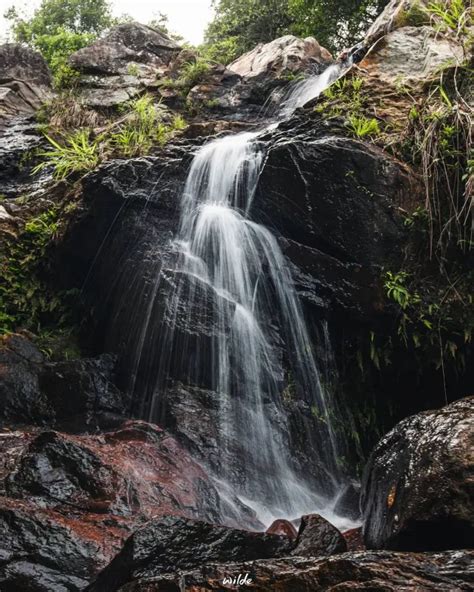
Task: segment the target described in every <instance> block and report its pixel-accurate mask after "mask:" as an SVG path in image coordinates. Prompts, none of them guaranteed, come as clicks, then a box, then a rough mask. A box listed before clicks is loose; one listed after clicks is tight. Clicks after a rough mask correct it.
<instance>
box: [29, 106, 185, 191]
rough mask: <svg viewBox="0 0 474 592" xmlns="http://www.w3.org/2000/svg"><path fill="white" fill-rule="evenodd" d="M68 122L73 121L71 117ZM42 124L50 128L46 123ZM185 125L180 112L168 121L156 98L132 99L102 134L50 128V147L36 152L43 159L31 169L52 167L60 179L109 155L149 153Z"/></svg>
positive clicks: (87, 170)
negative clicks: (156, 102) (121, 113)
mask: <svg viewBox="0 0 474 592" xmlns="http://www.w3.org/2000/svg"><path fill="white" fill-rule="evenodd" d="M74 105H75V106H76V108H77V110H78V112H79V113H80V114H84V122H85V123H88V122H89V121H90V120H88V113H87V112H86V113H84V112H83V111H82V110H81V108H80V107H77V105H76V104H75V103H74ZM42 117H44V116H42ZM51 121H53V120H51ZM61 122H62V123H63V122H64V120H61ZM67 123H68V124H69V123H70V122H69V120H67ZM42 125H44V126H46V128H47V129H49V126H47V125H46V124H42ZM186 125H187V124H186V121H185V120H184V119H183V117H182V116H181V115H174V116H173V117H172V118H171V119H170V118H169V116H168V121H167V122H165V112H164V110H162V109H160V105H159V104H158V105H157V104H155V103H154V101H153V97H151V96H149V95H144V96H142V97H140V98H137V99H133V100H131V101H129V102H128V103H127V104H126V105H125V107H124V114H123V116H122V117H121V119H119V120H118V121H116V122H111V123H109V124H108V125H107V126H105V128H102V129H101V130H100V133H94V131H93V130H92V129H90V128H89V127H86V128H83V129H79V130H76V131H67V130H64V131H63V130H58V129H57V128H56V127H54V128H51V133H45V138H46V140H47V141H48V143H49V145H50V147H49V148H48V149H47V150H40V151H38V152H37V156H38V157H39V158H41V159H42V161H41V162H40V163H39V164H38V165H36V167H34V169H33V171H32V172H33V174H36V173H39V172H41V171H44V170H47V169H50V168H51V169H52V170H53V177H54V178H55V179H56V180H58V181H61V180H64V179H66V178H68V177H70V176H73V175H75V174H85V173H87V172H89V171H91V170H93V169H94V168H96V167H97V166H98V165H99V164H100V163H101V162H104V161H106V160H108V159H110V158H114V157H126V158H132V157H136V156H143V155H146V154H149V153H150V151H151V150H152V149H153V148H155V147H162V146H164V145H165V144H166V143H167V142H168V141H169V140H170V139H171V138H172V137H173V135H174V134H175V133H176V132H178V131H182V130H183V129H185V128H186Z"/></svg>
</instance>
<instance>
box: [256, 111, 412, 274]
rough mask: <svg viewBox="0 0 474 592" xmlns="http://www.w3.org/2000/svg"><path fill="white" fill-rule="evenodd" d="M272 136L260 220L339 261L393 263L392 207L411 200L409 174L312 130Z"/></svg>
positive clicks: (397, 232) (370, 150) (398, 235)
mask: <svg viewBox="0 0 474 592" xmlns="http://www.w3.org/2000/svg"><path fill="white" fill-rule="evenodd" d="M279 135H280V137H278V135H277V136H276V138H275V140H276V141H272V143H271V146H270V150H269V153H268V156H267V159H266V162H265V166H264V168H263V171H262V174H261V176H260V181H259V185H258V190H257V195H256V197H255V208H256V209H257V210H258V213H259V215H260V217H261V220H262V222H265V221H268V220H269V219H271V221H272V224H273V226H274V227H276V228H277V230H278V231H279V232H280V234H281V235H283V236H284V237H286V238H289V239H291V240H293V241H295V242H298V243H300V244H304V245H305V246H308V247H310V248H313V249H317V250H320V251H322V252H324V253H325V254H327V255H330V256H332V257H334V258H336V259H339V260H340V261H343V262H350V263H359V264H360V265H371V264H377V263H381V262H382V261H385V262H388V261H390V259H393V258H394V257H395V258H398V257H399V249H398V247H397V246H396V245H398V244H399V242H400V240H402V237H403V235H404V234H403V224H402V221H401V218H400V215H399V213H398V211H397V206H398V205H401V203H403V202H404V200H406V199H408V197H409V195H411V190H412V188H413V180H412V179H411V178H410V173H409V171H408V170H407V169H405V167H403V166H402V165H400V163H398V162H397V161H395V160H394V159H391V158H390V157H388V156H387V154H386V153H384V152H382V151H381V150H380V149H378V148H376V147H373V146H369V145H367V144H365V143H362V142H359V141H357V140H351V139H348V138H343V137H335V136H332V135H330V136H326V135H325V134H324V131H323V130H322V129H321V128H320V130H319V132H318V131H317V126H316V127H314V126H312V127H310V126H309V125H308V124H305V123H303V124H302V127H301V128H299V129H298V127H296V128H295V129H293V130H292V131H291V132H290V133H289V134H287V133H286V132H285V130H281V131H280V133H279ZM290 137H291V141H289V139H290ZM315 163H318V166H314V164H315ZM282 194H283V195H291V196H292V199H291V200H290V201H288V200H284V199H281V195H282ZM388 196H390V197H388ZM295 211H296V212H298V214H297V215H295Z"/></svg>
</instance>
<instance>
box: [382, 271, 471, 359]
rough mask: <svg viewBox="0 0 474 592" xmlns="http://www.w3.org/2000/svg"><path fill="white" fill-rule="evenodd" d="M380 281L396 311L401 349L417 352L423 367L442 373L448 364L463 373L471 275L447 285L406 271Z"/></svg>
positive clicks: (468, 327) (467, 337) (467, 332)
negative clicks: (451, 364)
mask: <svg viewBox="0 0 474 592" xmlns="http://www.w3.org/2000/svg"><path fill="white" fill-rule="evenodd" d="M384 280H385V281H384V287H385V290H386V294H387V297H388V298H389V299H390V300H392V301H393V302H395V303H396V305H398V307H399V309H400V314H399V324H398V330H397V333H398V337H399V339H400V341H401V343H402V344H403V345H404V347H406V348H412V349H413V350H414V351H416V350H420V352H421V356H422V360H423V364H425V365H426V364H429V363H434V364H435V366H436V367H437V368H443V369H444V367H445V365H446V364H447V363H448V361H449V360H451V362H452V363H453V364H454V365H457V367H458V368H459V370H464V369H465V362H466V358H465V354H466V348H467V347H469V344H470V342H471V336H472V331H473V328H474V327H473V323H474V321H473V315H472V305H473V298H472V294H471V292H470V290H471V288H472V282H473V274H472V272H467V273H460V274H459V273H458V276H457V278H456V280H455V281H454V282H452V283H451V284H449V285H446V284H445V282H444V281H443V278H440V277H435V278H428V277H424V278H419V277H418V278H417V277H416V276H415V274H410V273H408V272H406V271H400V272H398V273H392V272H390V271H389V272H387V273H386V274H385V278H384ZM440 280H441V281H440Z"/></svg>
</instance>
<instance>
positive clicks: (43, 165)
mask: <svg viewBox="0 0 474 592" xmlns="http://www.w3.org/2000/svg"><path fill="white" fill-rule="evenodd" d="M46 139H47V140H48V142H49V143H50V145H51V149H49V150H41V151H39V152H38V156H40V157H42V158H44V160H43V161H42V162H40V163H39V164H38V165H37V166H36V167H34V169H33V171H32V172H33V174H35V173H38V172H40V171H43V170H45V169H48V168H52V169H53V176H54V178H55V179H57V180H62V179H65V178H66V177H68V176H69V175H71V174H72V173H85V172H87V171H90V170H92V169H94V168H95V167H96V166H97V165H98V163H99V161H100V150H99V146H100V139H99V138H96V139H95V140H91V138H90V132H89V131H88V130H85V129H82V130H79V131H77V132H75V133H73V134H71V135H69V136H66V137H63V142H62V143H60V141H56V140H54V139H53V138H51V137H50V136H46Z"/></svg>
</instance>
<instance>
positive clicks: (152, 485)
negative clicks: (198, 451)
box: [0, 421, 278, 592]
mask: <svg viewBox="0 0 474 592" xmlns="http://www.w3.org/2000/svg"><path fill="white" fill-rule="evenodd" d="M239 503H240V502H239V500H237V499H236V498H232V495H231V496H230V497H229V496H228V495H226V497H225V499H224V498H223V497H221V495H220V493H219V491H218V490H217V489H216V487H215V485H214V483H213V481H212V479H211V478H210V476H209V474H208V473H207V472H206V471H205V470H204V469H203V468H202V467H201V466H200V465H199V464H198V463H197V462H196V461H195V460H194V459H193V458H192V457H191V456H190V455H189V454H188V453H187V452H186V451H185V450H184V449H183V448H182V447H181V446H180V445H179V444H178V443H177V442H176V440H174V438H172V437H171V436H170V435H169V434H168V433H166V432H165V431H164V430H161V429H160V428H158V427H156V426H152V425H150V424H146V423H144V422H133V421H130V422H127V423H125V424H124V425H123V426H122V428H121V429H119V430H115V431H110V432H106V433H102V434H100V435H94V436H90V435H81V436H78V435H71V434H64V433H58V432H52V431H47V432H42V431H41V430H39V429H33V428H31V429H30V430H28V431H25V430H16V431H9V430H6V431H2V433H1V434H0V589H1V590H2V592H3V590H5V592H10V591H14V592H17V591H18V590H22V591H23V590H25V591H26V590H28V592H65V591H68V592H72V591H74V592H76V591H77V590H82V589H83V588H84V587H85V586H86V585H87V583H88V582H89V581H91V580H92V579H93V577H94V576H95V575H96V574H97V573H98V572H99V570H101V569H102V568H104V567H105V566H106V565H107V564H108V563H109V562H110V561H111V559H112V558H113V557H114V556H115V554H116V553H118V551H119V550H120V549H121V547H122V545H123V543H124V541H125V539H126V538H127V537H128V536H129V535H130V534H131V533H132V532H133V531H134V530H135V529H137V528H139V527H140V526H142V525H143V524H144V523H145V522H146V521H148V520H150V519H155V518H157V517H159V516H163V515H168V516H169V515H179V516H188V517H204V518H205V519H206V520H209V521H212V522H220V521H222V520H224V519H225V520H226V521H228V522H229V523H230V524H232V523H233V517H232V516H233V514H232V512H233V511H234V512H235V513H236V514H237V511H236V510H235V508H237V507H238V505H239ZM238 515H239V517H241V516H242V515H243V514H242V512H238ZM235 523H236V521H235ZM248 525H249V527H252V528H258V527H259V523H258V522H257V521H256V520H255V518H253V522H252V517H251V516H250V513H248ZM249 536H250V535H249ZM277 539H278V537H277ZM195 542H196V541H195ZM190 544H191V543H190ZM176 552H178V551H176ZM189 553H191V552H189Z"/></svg>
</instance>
